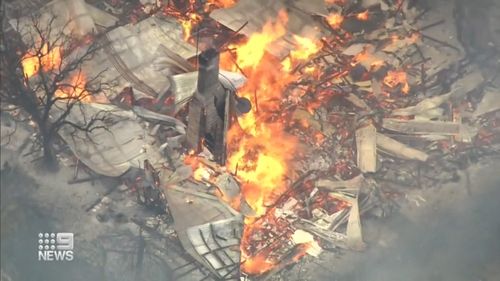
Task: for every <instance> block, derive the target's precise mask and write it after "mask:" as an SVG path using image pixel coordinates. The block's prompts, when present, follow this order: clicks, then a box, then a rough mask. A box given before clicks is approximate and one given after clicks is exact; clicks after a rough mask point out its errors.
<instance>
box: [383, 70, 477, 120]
mask: <svg viewBox="0 0 500 281" xmlns="http://www.w3.org/2000/svg"><path fill="white" fill-rule="evenodd" d="M483 82H484V79H483V77H482V75H481V74H480V73H479V72H478V71H475V72H473V73H470V74H468V75H467V76H465V77H463V78H461V79H459V80H457V81H456V82H455V83H454V84H453V86H452V89H451V90H450V91H449V92H448V93H447V94H444V95H440V96H435V97H431V98H426V99H424V100H422V101H420V102H419V103H417V104H416V105H413V106H408V107H405V108H399V109H396V110H394V111H393V112H392V115H397V116H408V115H416V114H419V113H421V112H424V111H427V110H430V109H433V108H436V107H438V106H440V105H441V104H443V103H444V102H446V101H448V100H449V99H452V100H457V99H461V98H463V97H464V96H465V95H466V94H467V93H469V92H470V91H472V90H474V89H476V88H478V87H479V86H480V85H481V84H482V83H483Z"/></svg>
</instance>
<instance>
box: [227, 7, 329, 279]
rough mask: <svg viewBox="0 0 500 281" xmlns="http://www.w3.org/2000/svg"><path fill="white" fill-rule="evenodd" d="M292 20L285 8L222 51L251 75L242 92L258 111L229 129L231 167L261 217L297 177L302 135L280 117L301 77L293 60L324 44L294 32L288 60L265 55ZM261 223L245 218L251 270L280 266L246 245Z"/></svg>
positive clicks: (245, 264)
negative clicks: (295, 169)
mask: <svg viewBox="0 0 500 281" xmlns="http://www.w3.org/2000/svg"><path fill="white" fill-rule="evenodd" d="M287 21H288V15H287V14H286V12H284V11H280V12H279V15H278V18H277V20H276V21H274V22H267V23H266V24H265V25H264V27H263V29H262V31H261V32H258V33H255V34H253V35H251V36H250V38H249V39H248V41H247V42H246V43H244V44H242V45H234V46H231V48H232V49H234V50H235V52H234V57H231V56H230V55H227V54H223V55H222V56H221V66H223V67H230V69H231V70H234V69H235V67H231V65H233V61H234V60H235V61H236V62H237V64H238V66H239V67H240V68H241V69H242V70H243V72H244V73H245V75H246V76H247V83H246V84H245V85H244V86H243V88H242V89H240V91H239V92H238V94H239V95H240V96H243V97H246V98H248V99H249V100H250V101H252V105H253V110H252V111H251V112H249V113H247V114H246V115H244V116H242V117H240V118H239V119H238V124H235V125H234V126H232V127H231V128H230V130H229V132H228V146H229V153H228V164H227V167H228V169H229V170H230V171H231V172H233V173H234V174H236V176H237V178H238V180H239V182H240V183H241V185H242V186H241V188H242V193H243V195H244V197H245V200H246V202H247V203H248V204H249V205H250V206H251V207H252V209H253V210H254V211H255V212H256V214H257V216H263V215H266V213H267V212H268V209H267V207H266V206H269V205H270V204H272V203H273V202H274V201H275V200H276V198H277V197H278V196H279V195H280V194H282V193H283V192H284V191H285V190H286V188H287V180H286V176H288V177H293V174H291V167H290V166H289V163H292V160H293V157H294V154H295V153H294V152H295V151H296V150H297V146H298V140H297V138H296V137H295V136H292V135H289V134H288V133H286V132H285V124H284V123H283V121H280V120H284V119H285V118H280V116H276V114H277V112H279V111H280V102H281V101H282V100H283V99H284V96H283V93H284V92H285V89H286V87H287V86H288V84H289V83H291V82H292V81H295V80H296V79H297V76H296V74H292V73H290V71H291V69H292V68H293V67H294V64H296V63H297V62H300V61H303V60H306V59H307V58H309V57H310V56H312V55H313V54H315V53H316V52H318V51H319V50H320V48H321V44H318V42H315V41H314V40H312V39H309V38H304V37H300V36H294V37H293V38H294V40H295V43H296V46H297V49H296V50H294V51H292V52H291V53H290V55H289V56H288V57H287V58H285V59H284V60H283V61H281V62H280V61H279V60H277V59H276V58H275V57H272V56H270V55H268V54H266V52H265V49H266V47H268V46H269V45H270V44H272V43H273V42H275V41H276V40H277V39H279V38H280V37H282V36H283V35H285V32H286V27H285V25H286V24H287ZM277 65H279V66H281V67H276V66H277ZM276 117H277V118H276ZM271 120H272V121H271ZM260 227H261V226H260V224H258V223H256V222H255V220H248V219H247V220H246V227H245V234H244V236H243V240H242V255H243V257H244V258H243V260H244V262H243V264H242V270H243V271H244V272H246V273H249V274H262V273H264V272H266V271H269V270H270V269H272V268H273V267H274V266H276V264H274V263H273V262H271V261H268V260H267V259H266V256H267V255H265V254H262V253H259V254H257V255H255V256H252V255H250V254H249V253H247V252H246V250H245V247H244V245H248V242H249V241H248V239H249V236H250V233H252V232H254V231H259V228H260Z"/></svg>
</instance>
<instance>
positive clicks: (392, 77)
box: [384, 70, 410, 94]
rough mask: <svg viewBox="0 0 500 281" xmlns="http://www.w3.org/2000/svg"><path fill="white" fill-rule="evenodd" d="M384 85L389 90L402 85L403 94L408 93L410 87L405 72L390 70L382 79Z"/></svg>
mask: <svg viewBox="0 0 500 281" xmlns="http://www.w3.org/2000/svg"><path fill="white" fill-rule="evenodd" d="M384 84H385V85H387V86H388V87H390V88H395V87H397V86H399V85H402V86H403V87H402V88H401V91H402V92H403V93H404V94H408V93H409V92H410V85H409V84H408V81H407V76H406V72H404V71H392V70H390V71H389V72H388V73H387V75H386V76H385V77H384Z"/></svg>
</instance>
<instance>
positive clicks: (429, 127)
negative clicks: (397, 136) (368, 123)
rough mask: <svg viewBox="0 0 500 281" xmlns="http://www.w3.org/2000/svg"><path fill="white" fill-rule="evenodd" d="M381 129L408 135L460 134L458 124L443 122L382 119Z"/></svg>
mask: <svg viewBox="0 0 500 281" xmlns="http://www.w3.org/2000/svg"><path fill="white" fill-rule="evenodd" d="M382 127H383V128H384V129H387V130H391V131H396V132H400V133H405V134H410V135H433V134H436V135H447V136H453V135H458V134H459V133H460V124H459V123H454V122H444V121H419V120H401V119H394V118H384V119H383V120H382Z"/></svg>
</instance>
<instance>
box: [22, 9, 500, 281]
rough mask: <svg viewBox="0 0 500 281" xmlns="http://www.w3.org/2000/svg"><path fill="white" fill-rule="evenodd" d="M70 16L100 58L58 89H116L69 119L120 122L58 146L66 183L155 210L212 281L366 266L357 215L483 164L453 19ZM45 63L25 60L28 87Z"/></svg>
mask: <svg viewBox="0 0 500 281" xmlns="http://www.w3.org/2000/svg"><path fill="white" fill-rule="evenodd" d="M80 2H82V3H80V4H82V5H86V6H85V7H86V9H87V10H88V11H89V15H90V16H88V17H86V19H87V20H91V19H92V18H94V19H97V18H99V19H100V20H101V21H103V22H104V21H105V22H108V23H109V24H107V25H104V24H101V23H99V22H97V20H96V26H100V27H102V28H104V27H105V29H106V30H105V31H103V33H105V36H101V37H100V38H99V40H102V41H103V43H105V44H104V46H105V47H104V48H103V50H100V51H99V52H98V55H96V57H95V58H92V59H91V60H90V59H89V61H88V62H87V61H86V62H85V64H84V65H83V67H82V76H77V77H76V78H75V79H76V81H72V82H73V83H70V84H71V85H72V86H73V87H72V88H73V89H74V90H81V91H85V89H83V88H82V87H79V85H80V84H81V83H80V82H81V81H80V80H85V79H84V78H85V76H84V75H83V74H85V73H91V72H96V71H97V72H100V71H101V70H102V71H103V80H107V82H109V84H110V85H112V86H111V89H110V91H108V92H107V93H105V95H106V97H105V98H103V99H95V97H92V98H90V97H89V100H82V101H84V103H82V104H81V105H80V104H79V111H78V112H71V113H68V117H67V118H68V121H71V122H73V123H75V124H79V122H82V120H81V119H82V118H83V117H82V116H84V115H88V116H90V115H97V114H101V113H106V114H107V115H109V116H111V117H112V119H114V121H115V122H112V123H109V124H103V126H104V127H105V128H106V130H101V131H99V130H96V131H90V132H80V133H75V132H74V131H73V130H71V129H70V128H63V129H61V131H59V132H58V133H59V134H60V136H61V139H62V140H64V142H65V143H66V144H67V146H68V147H69V149H71V150H72V152H73V154H74V155H75V156H76V157H77V158H78V161H77V163H76V164H75V167H76V169H78V165H79V164H80V163H82V164H85V165H86V166H88V167H89V168H90V169H91V170H92V171H94V172H96V173H98V174H102V175H106V176H110V177H122V178H126V177H130V178H131V179H132V181H131V182H134V181H135V183H134V184H130V190H133V191H134V192H136V195H137V199H138V201H139V202H140V203H142V205H145V206H149V207H151V206H152V207H155V208H158V207H159V208H162V209H166V210H167V212H168V213H169V214H170V215H172V217H173V219H174V222H173V224H174V225H173V227H172V228H173V229H175V231H176V235H169V237H170V236H171V237H174V238H175V239H178V240H179V241H180V243H181V244H182V247H183V248H184V250H185V251H186V253H188V254H189V255H191V256H192V257H193V259H194V260H195V261H192V263H193V264H198V265H202V266H204V267H206V268H207V269H208V270H209V271H210V272H211V274H212V275H213V276H216V277H217V278H219V280H234V279H235V278H237V277H238V275H239V274H240V272H239V269H240V266H241V271H242V272H243V273H245V274H248V275H251V276H252V278H256V279H257V278H261V277H267V276H271V275H273V274H275V273H276V272H279V271H280V270H281V269H283V268H284V267H286V266H288V265H290V264H293V263H296V262H297V261H298V260H299V259H301V258H302V257H304V256H305V255H311V256H314V257H317V256H319V255H320V253H321V251H322V250H324V249H326V250H332V249H336V248H340V249H350V250H362V249H363V248H364V247H365V242H364V240H363V231H362V228H361V218H362V216H363V215H364V214H370V215H373V216H377V217H381V216H385V215H387V214H389V213H390V212H391V210H392V209H393V208H394V207H395V205H396V203H395V200H394V197H395V195H396V196H397V195H400V194H402V193H403V191H402V190H401V187H408V188H423V187H427V186H435V185H437V184H441V183H444V182H447V181H452V180H456V178H457V177H458V174H457V171H458V170H460V169H464V168H465V167H466V166H467V164H468V163H471V162H473V161H474V160H475V159H477V158H479V157H481V156H482V155H487V154H488V153H492V152H496V151H495V149H494V147H493V145H494V144H497V143H498V142H499V140H500V139H499V134H498V133H499V124H500V123H499V121H500V120H499V109H500V104H499V102H498V101H499V99H498V91H499V90H498V88H496V86H495V83H493V82H494V80H495V79H498V78H497V77H495V76H492V75H484V73H481V71H480V70H478V69H477V66H476V65H475V64H474V62H473V61H472V59H471V58H470V57H469V56H468V55H467V53H466V52H465V51H464V50H463V49H462V47H461V44H460V42H459V41H458V40H455V39H453V38H457V37H458V36H456V35H455V36H450V35H449V34H448V33H447V32H449V31H450V30H454V26H453V25H454V23H453V22H450V19H451V18H452V16H451V13H450V14H449V15H442V16H443V18H436V14H434V15H433V16H428V14H429V13H430V12H429V9H428V8H427V7H421V6H417V5H413V2H415V1H400V0H391V1H348V0H343V1H285V0H276V1H266V0H240V1H232V0H231V1H223V0H217V1H215V0H210V1H194V0H190V1H168V3H162V2H165V1H140V2H141V3H142V6H141V7H132V5H131V4H130V3H128V1H103V2H102V3H100V2H99V3H100V4H99V3H97V4H99V5H104V6H105V9H106V10H108V11H109V12H110V13H112V14H113V15H110V14H107V13H104V12H103V11H97V10H98V9H97V8H95V7H94V6H92V5H91V4H88V3H83V1H80ZM89 2H92V3H94V2H96V1H89ZM122 2H123V3H122ZM125 2H127V3H125ZM201 2H203V3H201ZM94 4H96V3H94ZM127 11H128V12H127ZM129 12H130V13H129ZM97 15H98V16H99V17H97ZM130 15H132V16H130ZM130 17H132V18H130ZM130 22H132V23H130ZM122 24H123V25H122ZM442 26H445V28H441V27H442ZM443 38H447V39H446V40H444V39H443ZM183 40H184V41H183ZM145 42H147V44H145ZM207 50H209V51H210V52H211V53H208V54H210V56H207V57H205V58H204V59H205V60H207V63H205V64H199V63H198V61H199V59H200V58H201V59H203V55H200V53H201V54H205V55H206V54H207V52H206V51H207ZM57 52H58V51H57ZM57 52H56V54H57ZM57 59H58V57H57V56H56V55H54V54H51V53H48V52H44V53H43V56H42V57H39V58H38V59H37V60H33V59H32V58H31V56H30V53H29V52H28V53H27V54H26V55H25V57H24V59H23V61H22V62H23V68H24V72H25V75H26V77H27V78H26V79H29V78H30V77H31V76H36V74H37V72H38V71H42V70H43V71H50V70H51V67H52V66H51V65H50V64H51V63H53V62H54V60H56V61H57ZM197 59H198V61H197ZM219 60H220V63H219ZM33 61H34V62H33ZM215 63H219V67H220V71H215V69H217V67H215V66H214V65H213V64H215ZM57 64H60V62H57ZM108 68H109V69H108ZM197 68H199V69H200V71H199V72H201V73H202V75H201V77H202V78H206V79H199V77H198V73H199V72H198V71H195V70H196V69H197ZM205 68H206V69H205ZM104 69H106V71H105V70H104ZM217 72H218V73H217ZM203 76H204V77H203ZM35 78H36V77H35ZM205 80H206V81H208V82H209V83H208V82H206V81H205ZM197 81H198V84H197ZM200 81H201V82H200ZM204 81H205V82H206V83H205V82H204ZM203 83H205V85H206V87H203V85H204V84H203ZM80 88H81V89H80ZM195 93H196V94H195ZM59 94H60V95H61V97H66V96H69V95H71V94H72V93H71V92H61V93H59ZM193 96H194V98H193ZM212 101H215V102H212ZM248 102H250V103H251V106H250V105H248ZM207 116H208V117H210V118H208V117H207ZM208 136H212V138H209V137H208ZM88 138H91V139H92V140H93V141H92V142H89V141H88ZM186 142H187V143H188V146H189V149H186V148H184V147H182V144H183V143H186ZM201 144H203V145H204V147H202V145H201ZM207 148H208V149H207ZM214 151H215V152H214ZM137 169H139V170H140V171H141V172H139V174H140V176H139V177H136V176H137V173H136V174H134V173H133V172H130V171H131V170H132V171H134V172H137ZM191 169H192V171H191ZM75 178H76V176H75ZM92 179H93V178H92ZM128 189H129V188H128V187H124V189H123V190H128ZM98 204H101V205H105V204H104V202H100V203H98ZM101 205H99V206H101ZM243 221H244V227H243V226H242V222H243ZM229 230H230V231H229ZM169 231H170V228H169ZM176 242H177V241H176ZM238 245H239V250H238V249H237V248H238ZM189 271H190V270H188V273H186V274H184V273H183V274H182V275H187V274H189Z"/></svg>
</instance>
